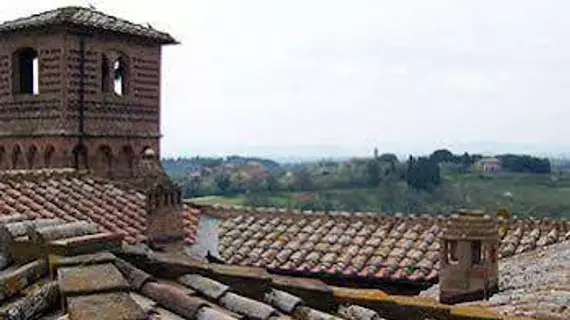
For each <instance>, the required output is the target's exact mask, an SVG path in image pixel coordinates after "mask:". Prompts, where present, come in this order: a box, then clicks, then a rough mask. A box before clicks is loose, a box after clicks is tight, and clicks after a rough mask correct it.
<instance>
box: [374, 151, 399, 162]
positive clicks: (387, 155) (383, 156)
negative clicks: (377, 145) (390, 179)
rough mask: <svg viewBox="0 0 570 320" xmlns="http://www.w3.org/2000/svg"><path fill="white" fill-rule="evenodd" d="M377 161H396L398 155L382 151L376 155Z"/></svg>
mask: <svg viewBox="0 0 570 320" xmlns="http://www.w3.org/2000/svg"><path fill="white" fill-rule="evenodd" d="M378 161H381V162H389V163H398V157H397V156H396V155H395V154H393V153H383V154H381V155H380V156H379V157H378Z"/></svg>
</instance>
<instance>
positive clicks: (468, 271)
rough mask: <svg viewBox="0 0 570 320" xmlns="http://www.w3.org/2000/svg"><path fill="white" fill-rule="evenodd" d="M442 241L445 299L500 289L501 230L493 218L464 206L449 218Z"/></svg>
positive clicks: (479, 296) (441, 279) (466, 298)
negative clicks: (463, 208) (499, 257)
mask: <svg viewBox="0 0 570 320" xmlns="http://www.w3.org/2000/svg"><path fill="white" fill-rule="evenodd" d="M440 241H441V246H440V260H439V261H440V271H439V286H440V296H439V299H440V301H441V302H442V303H458V302H465V301H472V300H481V299H484V298H486V297H488V296H490V295H491V294H493V293H495V292H496V291H497V289H498V281H499V275H498V274H499V265H498V246H499V230H498V227H497V225H496V223H495V221H494V219H493V218H491V217H490V216H487V215H484V214H483V213H482V212H479V211H467V210H460V211H458V213H457V214H454V215H453V216H452V218H451V219H449V221H448V223H447V225H446V228H445V229H444V230H443V235H442V237H441V239H440Z"/></svg>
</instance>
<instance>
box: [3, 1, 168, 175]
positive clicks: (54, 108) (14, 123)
mask: <svg viewBox="0 0 570 320" xmlns="http://www.w3.org/2000/svg"><path fill="white" fill-rule="evenodd" d="M176 43H177V42H176V41H175V40H174V39H173V38H172V37H171V36H170V35H168V34H166V33H163V32H160V31H157V30H155V29H153V28H152V27H151V26H142V25H137V24H134V23H131V22H128V21H124V20H122V19H119V18H116V17H112V16H109V15H106V14H103V13H101V12H98V11H95V10H92V9H88V8H83V7H64V8H59V9H55V10H51V11H47V12H43V13H39V14H36V15H33V16H30V17H25V18H20V19H17V20H13V21H8V22H4V23H2V24H0V169H35V168H46V167H47V168H53V167H75V168H88V169H90V170H91V171H92V172H93V173H95V174H97V175H100V176H104V177H110V178H121V179H122V178H129V177H132V176H133V174H134V171H135V169H134V168H136V166H137V165H138V162H139V161H140V159H142V157H143V154H144V151H145V150H147V149H149V148H150V149H152V150H153V152H154V154H156V155H157V157H158V155H159V154H160V137H161V134H160V63H161V47H162V45H167V44H176Z"/></svg>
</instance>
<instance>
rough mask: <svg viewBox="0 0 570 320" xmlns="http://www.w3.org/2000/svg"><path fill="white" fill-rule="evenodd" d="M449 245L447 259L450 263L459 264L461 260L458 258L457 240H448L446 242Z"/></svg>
mask: <svg viewBox="0 0 570 320" xmlns="http://www.w3.org/2000/svg"><path fill="white" fill-rule="evenodd" d="M446 245H447V248H446V249H447V250H446V251H447V261H448V262H449V263H450V264H457V262H458V261H459V260H458V259H457V241H448V242H447V243H446Z"/></svg>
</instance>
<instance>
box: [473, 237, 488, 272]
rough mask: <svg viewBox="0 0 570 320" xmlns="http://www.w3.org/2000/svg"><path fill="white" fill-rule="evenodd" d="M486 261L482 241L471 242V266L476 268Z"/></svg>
mask: <svg viewBox="0 0 570 320" xmlns="http://www.w3.org/2000/svg"><path fill="white" fill-rule="evenodd" d="M484 261H485V257H484V256H483V250H482V244H481V241H479V240H476V241H473V242H471V264H472V265H474V266H476V265H479V264H481V263H483V262H484Z"/></svg>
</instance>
